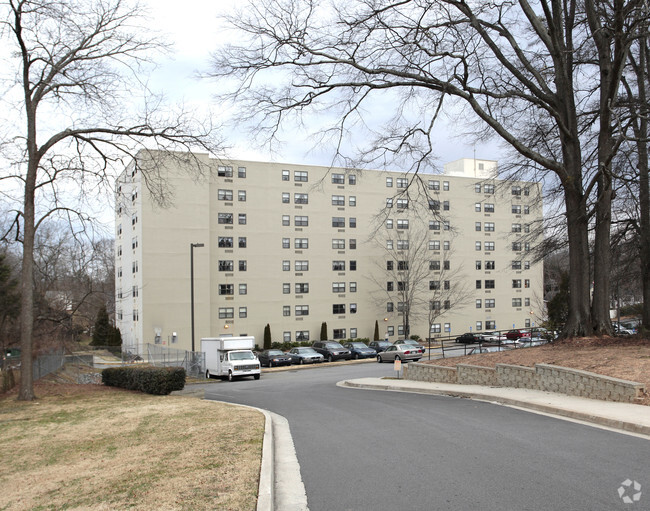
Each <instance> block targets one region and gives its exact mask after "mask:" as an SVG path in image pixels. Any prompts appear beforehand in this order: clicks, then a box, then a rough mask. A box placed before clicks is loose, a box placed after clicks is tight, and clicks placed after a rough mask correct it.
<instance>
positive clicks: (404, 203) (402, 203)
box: [397, 199, 409, 209]
mask: <svg viewBox="0 0 650 511" xmlns="http://www.w3.org/2000/svg"><path fill="white" fill-rule="evenodd" d="M408 207H409V200H408V199H397V209H408Z"/></svg>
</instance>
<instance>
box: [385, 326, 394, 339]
mask: <svg viewBox="0 0 650 511" xmlns="http://www.w3.org/2000/svg"><path fill="white" fill-rule="evenodd" d="M386 335H388V337H392V336H393V335H395V327H394V326H389V327H386Z"/></svg>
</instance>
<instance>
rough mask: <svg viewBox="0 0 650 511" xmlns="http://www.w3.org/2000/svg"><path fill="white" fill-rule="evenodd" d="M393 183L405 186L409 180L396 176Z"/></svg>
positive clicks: (400, 186) (401, 186) (398, 186)
mask: <svg viewBox="0 0 650 511" xmlns="http://www.w3.org/2000/svg"><path fill="white" fill-rule="evenodd" d="M395 184H396V185H397V188H407V187H408V185H409V180H408V179H407V178H405V177H398V178H397V179H395Z"/></svg>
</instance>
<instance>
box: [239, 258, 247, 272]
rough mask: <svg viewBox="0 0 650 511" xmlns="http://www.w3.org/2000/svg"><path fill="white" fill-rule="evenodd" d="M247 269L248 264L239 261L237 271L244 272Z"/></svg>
mask: <svg viewBox="0 0 650 511" xmlns="http://www.w3.org/2000/svg"><path fill="white" fill-rule="evenodd" d="M247 267H248V263H247V262H246V261H245V260H240V261H239V271H246V268H247Z"/></svg>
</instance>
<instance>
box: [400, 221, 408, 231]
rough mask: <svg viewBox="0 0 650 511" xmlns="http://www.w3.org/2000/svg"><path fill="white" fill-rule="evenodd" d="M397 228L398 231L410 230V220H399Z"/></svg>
mask: <svg viewBox="0 0 650 511" xmlns="http://www.w3.org/2000/svg"><path fill="white" fill-rule="evenodd" d="M397 228H398V229H408V228H409V221H408V220H397Z"/></svg>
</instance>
